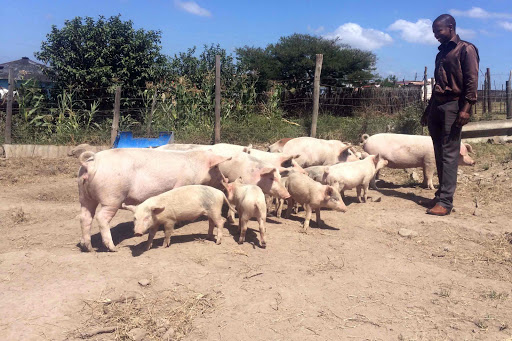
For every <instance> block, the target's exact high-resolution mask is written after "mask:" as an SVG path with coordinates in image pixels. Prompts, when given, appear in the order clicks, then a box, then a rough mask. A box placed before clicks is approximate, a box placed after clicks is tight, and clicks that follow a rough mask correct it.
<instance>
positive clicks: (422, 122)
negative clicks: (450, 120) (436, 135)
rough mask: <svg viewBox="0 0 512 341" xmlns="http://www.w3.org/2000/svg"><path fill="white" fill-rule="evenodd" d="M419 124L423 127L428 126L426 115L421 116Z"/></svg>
mask: <svg viewBox="0 0 512 341" xmlns="http://www.w3.org/2000/svg"><path fill="white" fill-rule="evenodd" d="M420 123H421V125H422V126H423V127H426V126H427V124H428V113H426V112H425V113H424V114H423V116H421V120H420Z"/></svg>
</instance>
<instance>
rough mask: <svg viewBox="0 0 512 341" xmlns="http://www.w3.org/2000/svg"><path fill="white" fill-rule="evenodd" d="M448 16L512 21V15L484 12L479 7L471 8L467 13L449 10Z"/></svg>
mask: <svg viewBox="0 0 512 341" xmlns="http://www.w3.org/2000/svg"><path fill="white" fill-rule="evenodd" d="M450 14H451V15H455V16H460V17H469V18H474V19H490V18H502V19H507V18H509V19H512V13H498V12H487V11H486V10H484V9H482V8H480V7H471V9H469V10H467V11H461V10H458V9H451V10H450Z"/></svg>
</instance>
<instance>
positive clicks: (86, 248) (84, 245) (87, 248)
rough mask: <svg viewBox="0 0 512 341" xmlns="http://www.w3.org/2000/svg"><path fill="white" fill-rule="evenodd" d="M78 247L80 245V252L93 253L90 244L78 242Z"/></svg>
mask: <svg viewBox="0 0 512 341" xmlns="http://www.w3.org/2000/svg"><path fill="white" fill-rule="evenodd" d="M79 245H80V249H81V250H82V252H93V251H94V250H93V249H92V245H91V243H84V242H80V244H79Z"/></svg>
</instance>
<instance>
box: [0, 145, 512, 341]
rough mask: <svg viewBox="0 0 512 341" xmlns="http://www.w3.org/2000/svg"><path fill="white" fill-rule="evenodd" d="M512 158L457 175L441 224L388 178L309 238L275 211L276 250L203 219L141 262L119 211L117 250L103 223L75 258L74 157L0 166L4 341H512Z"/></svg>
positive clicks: (414, 189) (489, 160) (403, 176)
mask: <svg viewBox="0 0 512 341" xmlns="http://www.w3.org/2000/svg"><path fill="white" fill-rule="evenodd" d="M474 147H475V150H477V151H478V149H479V148H480V146H478V145H476V146H474ZM481 149H482V150H484V149H485V150H489V149H488V147H487V146H481ZM511 153H512V147H511V146H510V145H508V146H495V148H494V149H492V150H491V151H489V152H486V153H485V154H482V153H478V152H477V156H476V161H477V166H475V167H473V168H469V167H464V168H460V170H461V171H462V174H461V175H460V176H459V180H460V183H459V187H458V190H457V194H456V198H455V212H454V213H452V214H451V215H449V216H446V217H434V216H429V215H426V214H425V208H424V207H423V206H422V204H421V203H422V202H424V201H427V200H429V199H430V198H431V197H432V196H433V191H429V190H426V189H423V188H421V187H420V186H419V184H418V183H416V182H414V181H413V180H410V178H409V175H408V174H407V173H406V172H405V171H403V170H390V169H385V170H384V171H383V172H382V174H381V179H382V180H381V181H380V182H379V184H380V186H381V189H380V191H371V193H370V196H371V197H372V201H370V202H368V203H359V202H357V201H356V200H354V197H355V191H349V192H347V195H348V197H347V198H346V204H347V205H348V208H349V210H348V212H346V213H338V212H331V211H322V219H323V220H324V222H325V226H323V227H322V228H317V227H316V224H315V223H314V222H312V228H311V229H310V231H309V233H307V234H305V233H302V232H301V223H302V220H303V217H304V212H303V211H300V212H299V213H298V214H297V215H294V216H292V218H291V219H289V220H286V219H282V218H276V217H274V216H269V218H268V220H267V233H268V234H267V235H268V239H267V241H268V246H267V248H266V249H262V248H260V247H259V243H258V239H259V233H257V222H256V221H252V222H250V224H249V228H250V230H249V231H248V234H247V242H246V243H245V244H243V245H238V244H237V239H238V235H237V227H236V225H235V226H228V225H226V230H227V231H229V233H225V237H224V240H223V242H222V244H221V245H215V243H214V242H212V241H208V240H206V236H207V230H208V223H207V221H205V220H201V221H197V222H193V223H190V224H185V225H183V226H182V227H180V228H178V229H177V230H176V233H175V235H174V236H173V238H172V244H171V246H170V247H169V248H164V247H162V243H163V232H162V231H159V232H158V234H157V236H156V238H155V243H154V247H153V249H151V250H150V251H147V252H143V251H142V246H143V244H144V243H145V241H146V239H147V236H142V237H135V236H134V235H133V224H132V222H131V219H132V216H131V214H130V213H129V212H126V211H120V212H119V213H118V214H117V215H116V217H115V218H114V220H113V222H112V226H113V227H112V235H113V238H114V242H115V243H116V245H119V252H116V253H109V252H105V249H104V248H103V247H102V246H101V238H100V236H99V232H98V228H97V225H96V224H95V225H94V227H93V233H94V235H93V242H92V243H93V247H95V248H97V250H98V251H97V252H94V253H83V252H81V251H80V250H79V248H78V247H77V242H78V241H79V237H80V222H79V216H78V214H79V203H78V193H77V192H78V191H77V185H76V180H75V177H76V172H77V170H78V162H77V160H76V159H71V158H70V159H59V160H45V159H8V160H5V159H4V160H0V232H1V235H2V238H1V239H0V316H1V317H2V318H1V319H0V335H1V337H0V338H1V339H2V340H77V339H87V340H129V339H137V337H138V338H139V339H145V340H161V339H163V337H164V334H165V333H166V332H167V335H170V339H179V340H181V339H183V340H509V339H510V338H511V335H512V244H511V243H510V241H511V240H512V236H511V235H510V232H512V223H511V216H512V214H511V212H512V210H511V206H512V198H511V197H512V162H511V161H510V158H501V159H499V158H498V157H497V156H496V155H512V154H511ZM417 172H418V173H419V174H421V172H420V171H418V170H417ZM420 177H421V175H420ZM379 198H380V200H379ZM477 206H478V207H477ZM403 228H405V229H409V230H413V231H414V232H416V233H417V235H416V236H412V237H403V236H401V235H399V234H398V231H400V230H401V229H403ZM227 231H226V232H227ZM101 328H105V329H101ZM102 330H103V331H104V332H105V333H99V332H101V331H102ZM168 331H169V332H168ZM143 335H145V337H144V336H143Z"/></svg>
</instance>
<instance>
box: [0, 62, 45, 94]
mask: <svg viewBox="0 0 512 341" xmlns="http://www.w3.org/2000/svg"><path fill="white" fill-rule="evenodd" d="M44 68H46V66H45V65H43V64H40V63H37V62H35V61H33V60H30V59H29V58H28V57H22V58H21V59H18V60H15V61H12V62H7V63H3V64H0V87H1V88H5V89H7V88H8V87H9V70H10V69H12V70H13V76H14V79H15V81H16V84H19V83H20V82H21V81H23V80H27V79H34V80H36V81H38V82H39V84H40V86H41V87H42V88H48V87H50V86H51V83H52V82H51V81H50V79H49V78H48V77H47V76H46V75H45V74H44V73H43V69H44Z"/></svg>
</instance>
